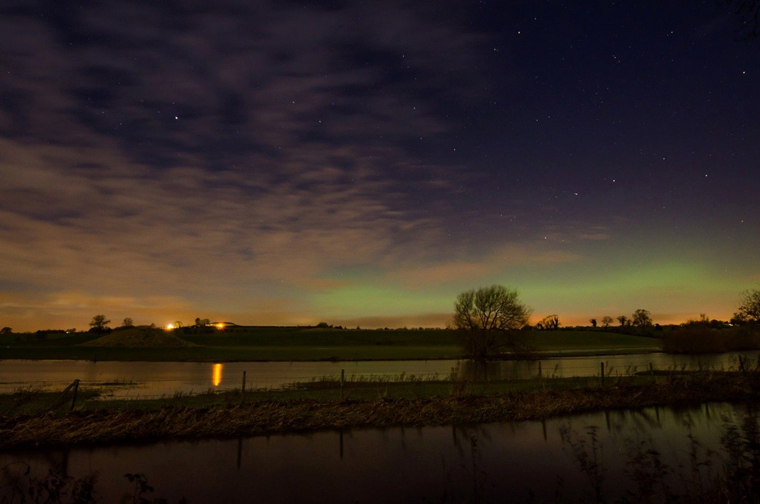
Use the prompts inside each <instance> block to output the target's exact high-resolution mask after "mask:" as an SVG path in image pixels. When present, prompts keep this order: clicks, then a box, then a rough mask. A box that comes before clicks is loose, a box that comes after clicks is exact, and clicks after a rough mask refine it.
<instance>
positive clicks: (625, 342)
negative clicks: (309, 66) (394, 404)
mask: <svg viewBox="0 0 760 504" xmlns="http://www.w3.org/2000/svg"><path fill="white" fill-rule="evenodd" d="M114 334H116V335H118V333H114ZM175 334H176V335H177V336H178V337H179V338H181V339H182V340H183V341H186V342H188V343H192V344H193V345H195V346H192V347H186V348H104V347H92V346H83V345H87V344H91V343H92V341H93V340H95V339H97V338H99V337H100V335H96V334H89V333H76V334H70V335H69V334H50V335H43V334H40V335H37V334H29V335H26V334H21V335H15V334H11V335H3V336H0V359H78V360H101V361H136V360H141V361H189V362H233V361H318V360H341V361H348V360H406V359H456V358H461V357H462V356H463V354H462V349H461V347H460V346H459V344H458V340H457V335H456V334H455V333H454V331H449V330H443V329H441V330H387V331H386V330H353V329H342V330H341V329H314V328H297V327H274V328H272V327H262V328H255V329H250V330H246V331H234V332H233V331H211V332H199V333H193V332H183V331H177V332H176V333H175ZM532 337H533V338H534V340H535V343H536V349H537V350H538V351H539V352H545V353H551V354H560V353H561V354H563V355H567V354H572V353H577V354H581V355H582V354H600V355H601V354H615V353H634V352H641V351H656V350H659V349H660V342H659V340H656V339H652V338H646V337H641V336H632V335H626V334H616V333H608V332H603V331H536V332H534V333H533V334H532Z"/></svg>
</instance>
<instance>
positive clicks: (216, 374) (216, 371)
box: [211, 364, 222, 387]
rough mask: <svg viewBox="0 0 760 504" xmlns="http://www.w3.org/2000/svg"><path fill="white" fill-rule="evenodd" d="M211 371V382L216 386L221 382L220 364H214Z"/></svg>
mask: <svg viewBox="0 0 760 504" xmlns="http://www.w3.org/2000/svg"><path fill="white" fill-rule="evenodd" d="M211 372H212V376H211V382H212V383H213V384H214V387H218V386H219V385H221V384H222V365H221V364H214V367H213V368H212V371H211Z"/></svg>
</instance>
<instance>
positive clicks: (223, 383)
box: [0, 355, 760, 400]
mask: <svg viewBox="0 0 760 504" xmlns="http://www.w3.org/2000/svg"><path fill="white" fill-rule="evenodd" d="M750 368H752V369H754V370H757V369H760V361H757V360H750V359H748V358H746V357H745V358H743V357H742V356H740V355H739V356H737V357H736V358H735V359H728V360H724V361H723V362H721V363H720V364H718V365H715V364H702V363H699V362H696V363H680V364H679V363H673V364H670V365H667V366H664V365H655V364H654V363H652V362H650V363H641V362H636V363H626V362H625V361H621V360H620V358H617V359H614V360H613V362H610V361H609V360H599V361H595V362H591V361H589V360H585V361H581V362H578V361H575V362H574V361H569V362H568V361H557V360H554V361H552V360H546V361H539V360H535V361H502V362H488V363H475V362H470V361H461V362H460V363H459V364H458V365H456V366H454V367H452V368H451V369H450V371H449V372H427V373H405V372H401V373H398V372H377V371H374V372H369V371H367V372H348V373H347V372H346V371H345V370H341V372H340V373H337V374H326V375H315V374H313V373H311V374H309V373H281V374H272V373H266V372H263V371H260V370H259V371H256V370H255V369H253V370H250V371H253V372H249V370H244V371H242V373H235V374H231V373H224V369H223V365H222V364H215V365H213V367H212V372H211V374H210V375H209V376H207V377H203V378H201V377H197V376H188V377H177V376H174V377H167V378H148V379H136V378H124V379H104V380H86V379H77V377H76V376H72V377H71V378H70V379H54V380H18V381H10V380H6V381H0V394H10V393H14V392H60V391H62V390H64V389H65V388H66V387H69V386H70V385H71V384H72V382H73V381H74V380H75V379H77V380H76V381H77V383H78V386H79V387H80V388H81V389H83V390H87V391H95V392H97V397H96V399H98V400H149V399H162V398H172V397H180V396H195V395H200V394H218V393H224V392H232V391H241V392H245V391H270V392H274V391H282V390H292V389H311V390H313V389H329V388H340V389H341V390H343V389H350V388H358V387H366V386H378V385H395V384H397V385H403V384H425V383H428V384H430V383H448V384H453V383H461V382H467V383H506V382H515V381H526V380H536V379H541V380H550V379H563V378H597V379H598V380H599V381H600V382H602V383H604V382H605V381H607V380H612V379H615V378H623V377H632V376H646V375H650V376H653V377H654V376H656V375H660V374H673V373H686V372H689V373H693V372H720V371H728V372H730V371H742V370H747V369H750Z"/></svg>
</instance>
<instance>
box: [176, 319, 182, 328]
mask: <svg viewBox="0 0 760 504" xmlns="http://www.w3.org/2000/svg"><path fill="white" fill-rule="evenodd" d="M180 327H182V322H181V321H180V320H177V321H176V322H174V328H175V329H179V328H180Z"/></svg>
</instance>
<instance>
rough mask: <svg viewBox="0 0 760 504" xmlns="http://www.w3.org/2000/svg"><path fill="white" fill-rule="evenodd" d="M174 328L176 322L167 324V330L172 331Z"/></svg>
mask: <svg viewBox="0 0 760 504" xmlns="http://www.w3.org/2000/svg"><path fill="white" fill-rule="evenodd" d="M172 329H174V324H166V330H167V331H171V330H172Z"/></svg>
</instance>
